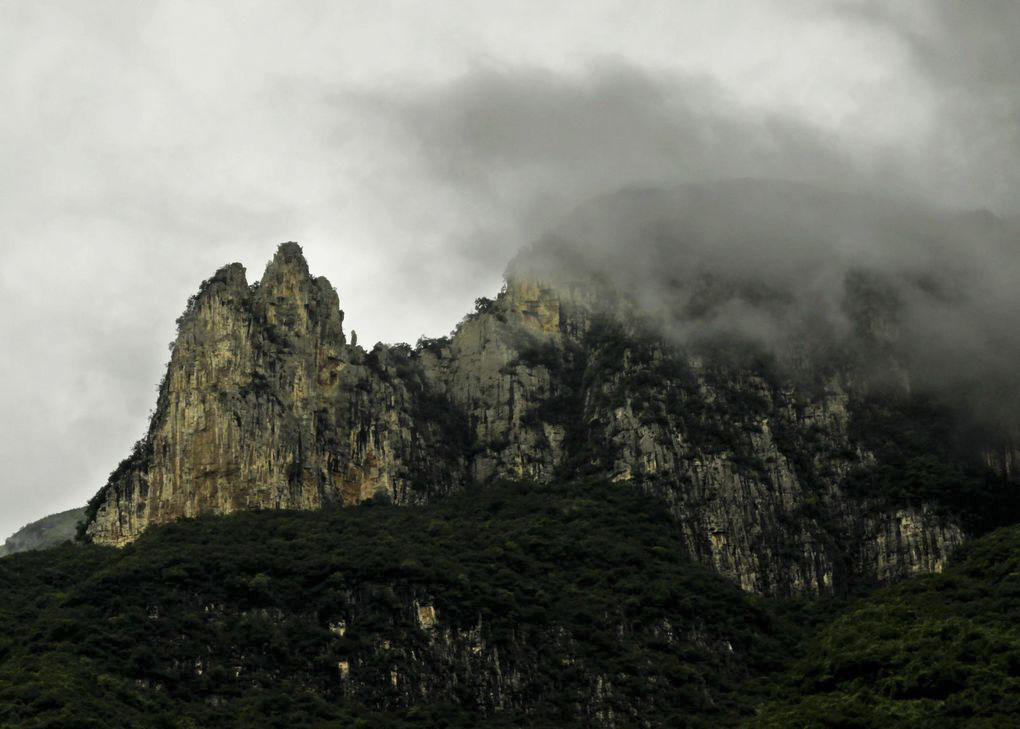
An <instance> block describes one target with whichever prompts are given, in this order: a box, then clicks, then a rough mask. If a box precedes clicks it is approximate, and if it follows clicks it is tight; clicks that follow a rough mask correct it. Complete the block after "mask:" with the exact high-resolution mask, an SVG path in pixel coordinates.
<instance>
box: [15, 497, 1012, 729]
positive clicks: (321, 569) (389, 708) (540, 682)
mask: <svg viewBox="0 0 1020 729" xmlns="http://www.w3.org/2000/svg"><path fill="white" fill-rule="evenodd" d="M676 529H677V526H676V524H675V523H674V522H673V521H672V520H670V519H669V517H668V516H667V515H666V514H665V513H664V512H663V510H662V509H661V507H660V506H659V505H658V503H657V502H655V501H654V500H652V499H650V498H647V497H645V496H642V495H641V494H639V493H637V492H636V490H635V489H632V488H619V487H614V486H611V485H606V484H600V483H578V484H573V485H569V486H556V487H534V486H527V485H520V484H516V485H514V484H507V485H503V486H498V487H494V488H491V489H486V490H484V491H479V492H473V493H467V494H463V495H460V496H457V497H453V498H450V499H447V500H445V501H443V502H441V503H438V504H435V505H431V506H424V507H401V508H397V507H390V506H385V505H379V504H369V505H364V506H361V507H356V508H351V509H344V510H336V511H322V512H311V513H296V512H261V513H242V514H237V515H234V516H230V517H224V518H214V517H208V518H201V519H196V520H188V521H182V522H179V523H175V524H171V525H167V526H164V527H158V528H153V529H150V530H149V531H147V532H146V533H145V534H144V535H143V536H142V537H141V539H139V540H138V541H137V542H136V543H134V544H132V545H130V546H128V547H127V548H125V549H122V550H116V549H111V548H104V547H97V546H92V545H84V546H71V545H65V546H63V547H58V548H55V549H51V550H48V551H45V552H34V553H26V554H21V555H15V556H13V557H9V558H5V559H3V560H0V589H2V590H3V599H2V601H0V727H3V728H4V729H7V728H11V729H13V728H14V727H17V728H18V729H40V728H42V727H46V728H57V727H61V728H64V729H70V728H72V727H82V728H84V727H89V728H90V729H103V728H104V727H174V728H181V729H183V728H190V727H208V726H216V727H288V728H289V727H319V728H320V729H324V728H327V727H346V726H361V727H468V726H485V727H511V726H527V727H571V726H576V727H582V726H592V725H595V724H597V723H598V720H599V719H600V717H604V716H606V715H607V712H612V715H613V717H614V721H615V724H616V726H621V727H628V726H649V727H726V726H731V727H736V726H743V727H753V728H755V729H764V728H766V727H768V728H771V727H784V728H786V727H846V728H849V727H860V728H862V729H863V728H866V727H876V728H877V727H900V726H902V727H935V728H938V727H1009V726H1020V699H1018V697H1020V528H1018V527H1013V528H1008V529H1001V530H998V531H996V532H993V533H991V534H989V535H987V536H986V537H983V538H981V539H978V540H975V541H974V542H972V543H971V544H969V545H968V546H967V547H965V548H964V549H963V550H962V551H961V553H960V554H959V555H958V557H957V559H956V560H955V562H954V563H953V565H951V566H950V567H949V568H948V569H947V570H946V572H945V573H944V574H942V575H937V576H931V577H924V578H916V579H912V580H908V581H906V582H903V583H901V584H898V585H895V586H892V587H888V588H884V589H881V590H879V591H877V592H874V593H873V594H870V595H863V596H858V597H856V598H853V599H850V598H843V599H840V600H831V599H830V600H821V601H815V602H806V603H792V602H782V601H768V600H763V599H760V598H755V597H753V596H750V595H747V594H744V593H742V592H740V591H739V590H738V589H737V588H735V587H734V586H732V585H730V584H729V583H727V582H726V581H725V580H723V579H721V578H720V577H718V576H717V575H715V574H714V573H713V572H711V571H710V570H708V569H706V568H704V567H701V566H699V565H697V564H694V563H691V562H689V561H687V560H686V559H685V558H684V557H683V556H682V555H681V554H680V549H679V545H680V543H681V542H680V540H679V537H678V535H677V533H676V531H675V530H676ZM422 606H430V607H432V608H434V610H435V616H436V618H437V623H436V624H435V625H430V624H428V622H422V621H421V619H420V615H421V613H419V609H420V608H422ZM339 626H342V628H341V627H339ZM341 666H343V668H341Z"/></svg>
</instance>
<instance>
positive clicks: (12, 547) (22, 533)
mask: <svg viewBox="0 0 1020 729" xmlns="http://www.w3.org/2000/svg"><path fill="white" fill-rule="evenodd" d="M84 518H85V509H84V508H82V509H68V510H67V511H62V512H60V513H59V514H50V515H49V516H44V517H43V518H42V519H40V520H39V521H33V522H32V523H31V524H28V525H27V526H23V527H21V529H19V530H18V531H16V532H15V533H14V534H12V535H11V536H10V537H8V538H7V541H6V542H4V543H3V545H2V546H0V557H6V556H7V555H8V554H16V553H18V552H27V551H28V550H30V549H46V548H47V547H55V546H57V545H58V544H62V543H64V542H66V541H67V540H68V539H74V532H75V529H76V528H77V526H78V522H80V521H81V520H82V519H84Z"/></svg>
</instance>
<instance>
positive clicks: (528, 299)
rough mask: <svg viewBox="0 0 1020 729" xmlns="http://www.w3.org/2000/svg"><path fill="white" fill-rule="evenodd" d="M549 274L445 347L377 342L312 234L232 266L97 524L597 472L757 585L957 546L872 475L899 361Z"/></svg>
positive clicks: (935, 512) (874, 318)
mask: <svg viewBox="0 0 1020 729" xmlns="http://www.w3.org/2000/svg"><path fill="white" fill-rule="evenodd" d="M536 270H538V271H541V267H539V268H538V269H536V268H535V267H530V268H529V267H528V266H524V265H517V266H515V267H514V268H512V269H511V272H510V273H509V274H508V278H507V283H506V286H505V288H504V290H503V291H502V292H501V293H500V294H499V296H498V297H497V298H496V299H495V300H491V301H490V300H484V299H483V300H479V302H478V306H477V310H476V311H475V312H474V313H472V314H470V315H469V316H468V317H466V318H465V320H464V321H462V322H461V323H460V325H459V326H458V327H457V329H456V331H455V332H454V333H453V335H452V337H449V338H446V337H444V338H441V339H436V340H423V341H421V342H419V345H418V346H417V347H416V348H411V347H409V346H407V345H398V346H393V347H386V346H382V345H376V347H375V348H374V349H372V350H370V351H366V350H365V349H363V348H362V347H359V346H356V345H355V344H348V343H347V341H346V337H345V335H344V332H343V329H342V324H343V312H341V310H340V307H339V301H338V298H337V294H336V292H335V291H334V290H333V288H332V286H331V285H330V284H329V283H328V282H327V281H326V280H325V279H323V278H313V277H312V276H311V275H310V274H309V272H308V268H307V265H306V263H305V261H304V259H303V257H302V254H301V250H300V248H299V247H298V246H297V244H294V243H287V244H284V245H282V246H281V247H280V249H279V251H278V252H277V254H276V257H275V258H274V259H273V261H272V262H271V263H270V264H269V266H268V267H267V268H266V271H265V274H264V275H263V277H262V279H261V280H260V281H259V282H257V283H255V284H253V285H249V284H248V283H247V281H246V279H245V272H244V269H243V268H242V267H241V266H240V265H239V264H232V265H230V266H227V267H225V268H223V269H221V270H220V271H219V272H217V273H216V275H215V276H214V277H213V278H211V279H209V280H208V281H206V282H205V283H204V284H203V285H202V287H201V290H200V291H199V293H198V294H197V295H196V296H195V297H194V298H193V299H192V300H191V301H190V302H189V304H188V307H187V310H186V312H185V313H184V315H183V316H182V317H181V318H180V320H179V334H178V338H177V341H176V343H175V346H174V348H173V354H172V358H171V361H170V363H169V366H168V369H167V374H166V377H165V379H164V381H163V383H162V386H161V388H160V393H159V401H158V405H157V408H156V410H155V414H154V416H153V418H152V422H151V426H150V429H149V432H148V434H147V435H146V437H145V438H144V439H142V440H141V441H140V442H139V443H138V445H137V447H136V449H135V451H134V453H133V454H132V455H131V456H130V457H129V458H128V459H127V460H125V461H124V463H122V464H121V466H120V467H118V469H117V470H116V471H115V472H114V473H113V474H112V476H111V479H110V481H109V483H108V484H107V485H106V486H105V487H104V488H103V489H102V490H101V491H100V492H99V493H98V494H97V496H96V497H95V498H94V499H93V501H92V502H91V504H90V506H89V510H88V517H87V522H88V523H87V527H86V529H85V530H84V536H86V538H88V539H91V540H93V541H95V542H100V543H106V544H115V545H122V544H125V543H127V542H129V541H131V540H133V539H134V538H136V537H137V536H138V535H139V534H140V533H141V532H142V531H143V530H144V529H145V528H146V527H147V526H149V525H151V524H158V523H162V522H167V521H170V520H174V519H177V518H180V517H188V516H193V515H196V514H202V513H220V514H222V513H228V512H232V511H237V510H243V509H264V508H289V509H318V508H324V507H333V506H337V507H338V506H345V505H350V504H356V503H359V502H361V501H364V500H366V499H371V498H386V499H389V500H392V501H394V502H396V503H400V504H413V503H420V502H424V501H428V500H431V499H435V498H438V497H442V496H443V495H445V494H448V493H450V492H453V491H457V490H459V489H462V488H464V487H465V486H467V485H469V484H485V483H488V482H492V481H494V480H528V481H533V482H539V483H545V482H552V481H555V480H577V479H583V478H596V479H603V480H611V481H614V482H617V483H619V487H620V488H641V489H644V490H646V491H648V492H650V493H654V494H656V495H658V496H659V497H661V498H662V499H663V500H665V501H666V502H667V503H668V504H669V506H670V509H671V510H672V513H673V514H674V516H675V517H676V519H677V522H678V523H679V524H680V525H681V527H682V530H683V533H684V535H685V541H686V543H687V547H688V550H689V552H690V553H691V555H693V556H694V557H696V558H697V559H698V560H700V561H702V562H704V563H707V564H710V565H713V566H714V567H715V568H717V569H718V570H719V571H720V572H722V573H723V574H725V575H727V576H729V577H731V578H732V579H733V580H734V581H736V582H737V583H738V584H740V585H741V586H742V587H743V588H745V589H747V590H751V591H755V592H759V593H765V594H797V593H825V592H832V591H839V590H842V589H845V588H846V587H847V586H848V585H850V584H852V583H854V582H855V581H861V580H863V581H868V582H876V581H885V580H890V579H893V578H897V577H901V576H905V575H910V574H915V573H923V572H933V571H939V570H940V569H941V568H942V565H943V564H944V562H945V560H946V558H947V557H948V556H949V555H950V554H951V553H952V551H953V549H954V548H955V547H956V546H957V545H959V544H960V543H961V542H962V541H963V539H964V536H965V533H966V531H967V528H968V526H967V524H966V521H965V518H964V516H963V515H961V514H959V513H954V512H953V511H952V509H946V508H944V507H943V505H942V504H940V503H939V501H938V498H937V496H935V497H932V496H931V495H930V494H929V495H927V496H926V497H924V498H903V499H899V500H895V499H890V498H888V496H887V495H884V494H883V493H880V492H876V490H875V489H874V488H870V490H869V488H868V484H872V485H874V483H875V482H876V479H879V480H881V479H886V480H888V479H889V478H897V477H895V476H890V475H889V474H890V470H889V469H890V468H891V467H892V466H890V463H892V462H893V461H890V459H889V457H887V456H888V454H886V453H884V452H882V448H881V442H879V441H878V440H876V438H875V437H874V434H875V429H874V428H872V427H870V426H868V425H867V423H872V422H874V418H873V419H872V420H870V421H869V420H867V419H866V418H865V416H867V415H868V414H869V413H870V414H872V415H874V417H875V418H877V417H879V416H878V415H875V413H879V414H880V415H883V417H885V416H889V417H886V419H885V420H883V421H882V422H887V421H889V420H890V418H892V415H890V413H892V414H893V415H895V413H897V412H899V411H898V410H896V405H895V404H896V403H900V402H907V401H908V400H909V398H910V397H911V393H910V391H909V383H906V382H904V381H903V378H902V377H899V375H898V374H896V376H894V377H884V378H875V377H874V376H871V375H865V374H864V373H865V370H866V369H868V368H863V367H861V366H859V365H860V362H861V361H862V356H861V354H860V352H858V353H857V354H854V355H848V356H846V357H837V358H830V359H829V360H826V361H827V362H828V363H827V364H826V363H825V362H823V361H822V359H821V358H819V357H816V356H814V355H812V356H807V355H805V356H803V357H801V356H800V354H796V355H794V354H791V355H790V356H789V357H787V358H786V360H785V361H781V360H783V358H782V357H780V358H778V359H777V358H776V357H775V356H772V355H770V354H768V353H767V352H763V351H762V350H760V349H759V348H756V347H754V346H750V345H747V346H745V345H744V344H741V343H739V342H734V341H731V340H729V339H725V338H716V339H711V340H705V341H702V342H700V343H697V344H689V343H679V342H677V341H676V340H674V339H672V338H671V337H669V336H667V335H664V334H663V331H665V330H664V329H663V328H662V327H660V326H659V324H660V323H661V322H660V321H659V320H658V319H656V318H655V317H654V316H651V315H649V314H647V312H645V311H644V310H643V308H642V306H641V305H640V304H639V302H638V300H637V297H635V296H632V295H628V294H627V293H626V292H621V291H619V290H618V289H616V288H614V287H613V286H612V285H611V284H608V283H605V282H602V281H599V280H598V279H597V278H593V277H582V278H579V279H578V280H575V281H565V280H562V279H556V278H555V277H552V276H550V277H548V280H543V278H542V275H541V273H540V272H536ZM848 290H850V289H848ZM851 303H852V302H851ZM869 316H870V317H871V318H870V321H871V323H872V324H873V325H874V326H873V327H872V330H870V331H871V333H870V336H871V338H872V339H874V338H875V331H879V330H882V331H884V330H883V329H882V327H880V326H879V325H878V323H876V322H879V318H878V315H876V314H875V313H874V312H870V313H869ZM880 350H881V348H880V347H876V348H875V349H874V351H870V352H868V353H867V354H866V357H865V358H867V359H868V361H869V362H870V363H871V367H870V369H869V370H868V371H873V370H874V366H873V365H874V362H875V361H876V359H877V358H880V357H879V355H877V354H876V352H880ZM883 372H885V373H886V374H888V373H889V372H893V373H894V374H895V373H896V367H895V363H894V362H893V361H892V360H891V359H890V360H889V361H887V362H884V364H883ZM890 382H891V383H892V384H890ZM900 455H902V454H900ZM943 456H944V459H948V461H947V462H949V461H952V459H953V458H955V457H956V456H955V455H954V454H950V453H948V452H947V453H946V454H943ZM940 457H941V456H940ZM961 457H962V456H961ZM897 458H899V456H897ZM901 461H902V458H901V459H900V460H899V461H895V463H901ZM940 463H941V461H940Z"/></svg>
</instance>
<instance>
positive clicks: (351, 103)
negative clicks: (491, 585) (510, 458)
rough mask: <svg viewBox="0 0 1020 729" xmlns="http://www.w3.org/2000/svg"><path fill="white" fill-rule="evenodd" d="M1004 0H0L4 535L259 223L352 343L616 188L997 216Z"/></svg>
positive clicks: (491, 277) (69, 465) (1006, 60)
mask: <svg viewBox="0 0 1020 729" xmlns="http://www.w3.org/2000/svg"><path fill="white" fill-rule="evenodd" d="M975 7H976V8H978V10H975V9H974V8H975ZM1014 7H1015V6H1014V5H1012V4H1011V3H991V2H989V3H981V4H974V3H968V4H966V5H964V4H951V3H944V4H942V3H895V4H891V5H890V4H889V3H877V2H875V3H872V2H829V3H824V2H817V1H816V0H783V1H782V2H778V1H777V2H767V1H765V0H760V1H757V2H750V1H740V0H734V1H732V2H726V3H721V2H717V1H716V0H704V1H702V2H677V1H676V0H664V1H657V0H645V1H643V2H641V3H637V4H636V3H634V2H610V1H608V0H583V1H582V0H578V1H577V2H550V0H544V1H542V2H528V1H526V0H522V1H520V2H514V3H504V2H477V0H475V1H469V0H464V1H463V2H452V1H446V2H444V1H441V0H431V1H430V2H410V1H406V2H396V1H391V2H384V1H381V0H377V1H375V2H371V3H362V2H353V1H352V2H335V1H322V2H314V1H305V2H297V3H295V2H224V3H205V2H187V1H185V0H176V1H174V2H147V3H134V2H127V0H123V1H117V2H114V1H110V0H96V1H94V2H89V3H80V2H73V1H72V0H64V1H63V2H45V1H43V0H0V50H2V53H3V58H4V63H3V65H2V66H0V95H2V97H0V98H2V99H3V113H0V150H2V154H3V157H2V160H3V164H2V165H0V261H2V266H0V305H2V306H3V312H4V315H3V317H2V319H0V341H2V342H3V343H4V346H3V348H2V350H0V367H2V373H3V378H2V380H0V412H2V414H3V415H2V420H0V463H2V465H3V469H2V472H3V473H2V476H0V537H2V536H3V535H6V534H7V533H10V532H11V531H13V530H14V529H15V528H17V527H19V526H20V525H22V524H24V523H25V522H27V521H29V520H31V519H34V518H37V517H40V516H43V515H44V514H47V513H51V512H54V511H58V510H61V509H64V508H68V507H71V506H75V505H79V504H82V503H84V501H85V500H86V499H87V498H88V497H89V496H90V495H91V494H92V493H94V492H95V491H96V490H97V489H98V488H99V487H100V486H101V485H102V483H103V482H104V481H105V478H106V475H107V474H108V473H109V472H110V471H111V470H112V469H113V468H114V466H115V465H116V464H117V462H118V461H119V460H120V459H121V458H122V457H123V456H124V455H126V454H127V452H128V450H129V448H130V445H131V444H132V443H133V442H134V441H135V440H136V439H137V438H138V437H140V436H141V435H142V433H143V430H144V427H145V422H146V418H147V413H148V411H149V409H150V408H151V407H152V405H153V403H154V402H155V386H156V383H157V382H158V381H159V378H160V376H161V374H162V369H163V366H164V364H165V362H166V360H167V356H168V353H167V343H168V342H169V341H170V339H171V338H172V336H173V322H174V319H175V318H176V317H177V316H178V315H179V313H180V312H181V310H182V309H183V306H184V303H185V301H186V300H187V297H188V296H189V295H190V294H191V293H193V292H194V291H195V290H196V288H197V285H198V283H199V282H200V281H201V280H202V279H204V278H206V277H208V276H209V275H211V274H212V272H213V271H215V269H216V268H217V267H219V266H220V265H222V264H224V263H226V262H230V261H235V260H237V261H241V262H242V263H243V264H245V265H246V266H247V267H248V269H249V274H248V275H249V279H250V280H252V279H254V278H256V277H257V276H259V275H260V274H261V270H262V267H263V266H264V265H265V263H266V261H268V259H269V258H270V256H271V255H272V252H273V250H274V249H275V246H276V244H277V243H279V242H281V241H285V240H297V241H299V242H301V244H302V245H303V246H304V248H305V253H306V255H307V257H308V259H309V263H310V266H311V268H312V270H313V272H314V273H316V274H321V275H325V276H327V277H328V278H329V279H330V281H331V282H332V283H333V284H334V285H335V286H336V287H337V289H338V291H339V293H340V298H341V305H342V306H343V307H344V309H345V311H346V315H347V316H346V324H347V327H348V330H349V329H350V328H354V329H355V330H357V331H358V335H359V339H360V341H361V342H363V343H371V342H374V341H376V340H383V341H398V340H409V341H414V340H415V339H416V338H417V337H418V336H419V335H420V334H423V333H424V334H428V335H432V336H435V335H440V334H444V333H446V332H448V331H449V330H450V329H451V328H452V327H453V325H454V324H455V323H456V322H457V320H458V319H459V318H460V317H461V316H462V315H463V314H464V313H465V312H466V311H467V310H468V309H469V308H470V305H471V302H472V301H473V299H474V298H475V297H477V296H481V295H486V294H488V295H491V294H492V293H494V292H495V291H496V290H497V289H498V287H499V285H500V278H501V273H502V271H503V268H504V266H505V265H506V262H507V261H508V260H509V259H510V258H511V257H512V255H513V253H514V250H515V249H516V247H517V246H519V245H521V244H522V243H525V242H527V240H528V239H529V238H530V237H531V236H533V235H535V234H536V233H537V232H538V231H540V230H541V229H543V228H544V227H545V226H546V225H548V224H550V223H552V222H553V221H555V220H556V219H557V217H558V216H559V215H561V214H562V212H563V211H564V210H566V209H569V208H571V207H573V206H575V205H577V204H579V203H581V202H582V201H583V200H585V199H586V198H588V197H590V196H591V195H594V194H599V193H602V192H607V191H610V190H612V189H614V188H616V187H622V186H625V185H628V184H634V183H670V184H672V183H676V182H684V181H697V180H703V179H714V178H719V177H730V176H747V175H758V176H761V175H765V176H772V177H790V178H794V179H811V180H826V181H830V182H833V181H835V182H837V183H839V184H841V185H843V186H847V187H850V188H855V189H866V188H869V187H871V186H873V185H877V184H879V183H881V185H882V186H883V187H889V186H892V187H895V189H896V190H897V191H899V192H900V193H902V194H903V195H906V196H914V197H918V198H923V199H926V200H929V201H932V202H936V203H944V204H950V205H952V206H954V207H958V208H977V207H988V208H990V209H992V210H995V211H996V212H998V213H1001V214H1013V213H1015V212H1016V210H1015V203H1016V199H1017V198H1016V191H1017V179H1016V176H1017V174H1018V172H1017V170H1018V169H1020V166H1018V165H1017V164H1016V156H1017V146H1018V139H1017V135H1018V132H1017V112H1018V110H1020V93H1018V90H1017V82H1016V79H1017V76H1016V74H1015V69H1016V68H1017V63H1018V62H1020V58H1018V55H1020V51H1018V50H1017V48H1018V46H1017V45H1016V44H1015V42H1013V40H1012V39H1014V38H1015V37H1016V31H1017V22H1016V21H1017V18H1018V12H1017V10H1014ZM961 8H962V10H961Z"/></svg>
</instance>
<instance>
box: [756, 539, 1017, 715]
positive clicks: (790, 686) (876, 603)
mask: <svg viewBox="0 0 1020 729" xmlns="http://www.w3.org/2000/svg"><path fill="white" fill-rule="evenodd" d="M781 695H782V698H780V699H777V700H775V701H773V702H769V703H766V704H764V705H762V706H760V707H759V716H758V718H757V719H755V720H754V721H752V722H750V723H749V725H748V726H750V727H755V728H756V729H765V728H766V727H767V728H776V729H779V728H780V727H781V728H782V729H788V728H789V727H841V728H845V729H851V728H854V729H871V728H874V729H879V728H882V729H884V728H886V727H904V728H908V727H909V728H911V729H914V728H916V729H942V728H945V729H955V728H956V727H972V728H974V729H978V728H987V729H993V728H994V729H1005V728H1006V727H1018V726H1020V527H1016V526H1014V527H1009V528H1005V529H1000V530H998V531H995V532H993V533H991V534H989V535H987V536H985V537H983V538H981V539H978V540H975V541H973V542H971V543H970V544H968V545H966V546H965V547H963V548H962V549H961V551H960V553H959V554H958V555H957V557H956V560H955V562H954V564H953V565H952V566H951V567H949V568H948V569H947V570H946V572H945V573H944V574H941V575H932V576H925V577H918V578H914V579H911V580H908V581H906V582H903V583H900V584H897V585H894V586H891V587H888V588H885V589H882V590H879V591H877V592H875V593H874V594H872V595H870V596H868V597H866V598H863V599H860V600H858V601H856V602H855V603H853V604H852V605H851V606H850V607H849V609H847V610H845V611H844V612H843V613H842V614H840V615H838V616H837V617H835V618H834V619H833V620H831V621H829V622H828V623H827V624H825V625H824V626H822V627H821V629H820V630H818V631H817V633H816V634H815V635H814V636H813V637H812V638H811V641H810V645H809V647H808V650H807V652H806V655H804V656H803V657H801V658H800V659H798V660H797V661H796V662H795V663H794V665H793V666H792V668H791V670H790V671H789V672H788V674H787V678H786V685H785V686H783V688H782V690H781Z"/></svg>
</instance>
